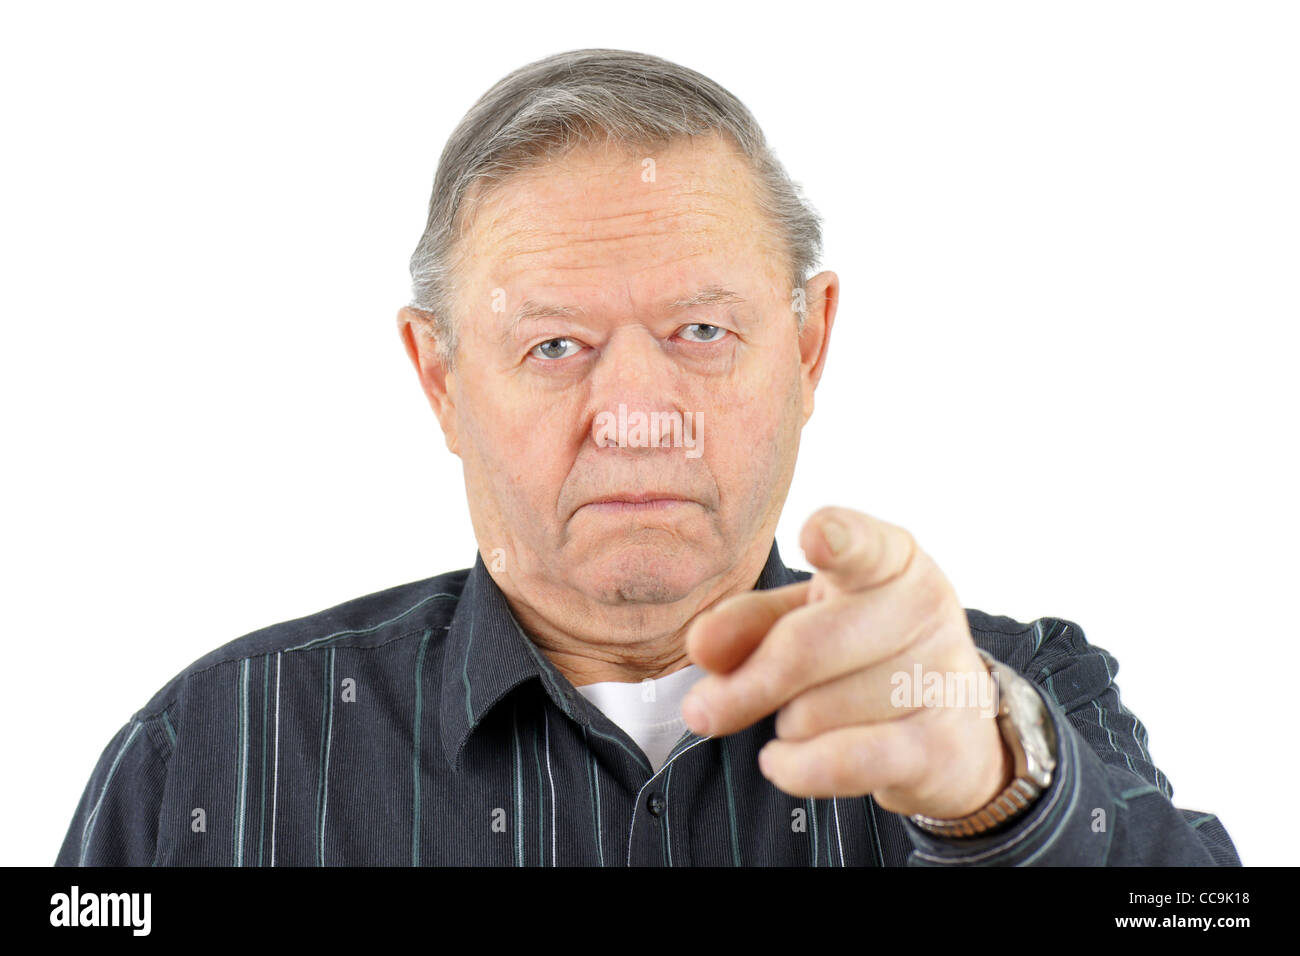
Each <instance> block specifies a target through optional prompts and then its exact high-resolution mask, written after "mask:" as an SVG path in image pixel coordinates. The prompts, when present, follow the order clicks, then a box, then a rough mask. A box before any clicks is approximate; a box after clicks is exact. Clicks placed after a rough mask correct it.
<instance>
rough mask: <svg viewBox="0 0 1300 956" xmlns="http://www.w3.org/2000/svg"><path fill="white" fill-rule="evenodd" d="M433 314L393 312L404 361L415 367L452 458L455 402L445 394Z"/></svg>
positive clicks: (444, 372) (406, 310) (444, 371)
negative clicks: (408, 359) (405, 355)
mask: <svg viewBox="0 0 1300 956" xmlns="http://www.w3.org/2000/svg"><path fill="white" fill-rule="evenodd" d="M433 327H434V325H433V313H431V312H424V311H422V310H420V309H414V308H411V307H410V306H403V307H402V308H400V309H398V310H397V332H398V334H399V335H400V336H401V337H402V344H403V345H404V346H405V347H406V354H407V357H408V358H410V360H411V364H412V365H413V366H415V373H416V375H417V376H419V379H420V388H421V389H422V390H423V391H424V396H425V398H427V399H428V400H429V407H430V408H432V409H433V414H434V415H436V416H437V417H438V424H439V425H441V426H442V435H443V438H444V439H445V440H446V442H447V450H448V451H450V452H451V453H452V454H453V455H456V454H459V452H458V451H457V450H456V399H455V396H454V395H453V394H452V393H451V392H450V391H449V390H448V387H447V381H448V378H449V377H451V373H450V372H449V371H448V369H447V365H446V363H445V362H444V361H443V359H442V356H441V354H440V353H439V350H438V345H437V341H436V340H435V339H434V337H433V335H432V334H431V333H432V330H433Z"/></svg>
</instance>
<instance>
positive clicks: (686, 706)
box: [682, 695, 709, 737]
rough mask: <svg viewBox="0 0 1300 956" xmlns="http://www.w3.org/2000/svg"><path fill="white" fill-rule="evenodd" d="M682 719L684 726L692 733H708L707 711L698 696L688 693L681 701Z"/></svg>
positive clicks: (701, 734)
mask: <svg viewBox="0 0 1300 956" xmlns="http://www.w3.org/2000/svg"><path fill="white" fill-rule="evenodd" d="M682 719H683V720H685V721H686V726H687V727H689V728H690V729H691V732H692V733H696V734H699V735H700V736H701V737H707V736H708V735H709V712H708V710H706V709H705V707H704V704H703V703H702V702H701V701H700V699H699V697H696V696H691V695H688V696H687V698H686V699H685V700H684V701H682Z"/></svg>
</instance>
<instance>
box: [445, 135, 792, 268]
mask: <svg viewBox="0 0 1300 956" xmlns="http://www.w3.org/2000/svg"><path fill="white" fill-rule="evenodd" d="M466 204H467V205H466V210H465V216H466V218H465V227H464V231H465V241H464V243H463V248H462V257H461V260H462V268H463V272H462V276H463V278H464V279H465V280H466V281H468V282H475V283H478V284H482V283H483V282H491V283H493V284H495V285H505V284H509V283H512V282H515V281H525V280H526V279H527V278H528V277H529V276H538V275H542V274H558V273H564V274H565V277H566V279H568V280H572V281H574V282H582V281H584V279H587V280H591V281H600V280H601V279H606V280H607V279H612V278H615V277H617V275H621V274H636V273H642V272H645V271H648V270H655V269H671V268H673V266H674V264H677V263H680V264H686V263H689V262H690V261H691V260H697V262H698V264H699V265H700V266H701V267H703V268H704V269H706V270H710V269H713V268H714V264H715V263H719V262H730V263H733V264H735V263H747V264H751V265H750V267H751V268H752V269H753V270H754V271H766V269H768V268H770V267H772V266H773V265H774V261H773V260H775V259H779V257H780V253H781V243H780V241H779V238H778V237H777V236H776V235H775V234H774V232H773V230H772V229H771V227H770V223H769V222H768V221H767V220H766V218H765V217H764V216H763V215H762V213H761V211H760V208H759V206H758V203H757V200H756V193H755V182H754V178H753V175H752V173H751V172H750V170H749V167H748V164H747V163H746V161H745V159H744V157H743V156H741V155H740V154H739V153H738V152H737V151H736V150H735V149H734V148H733V147H731V146H730V145H729V143H727V142H725V141H724V140H721V139H720V138H708V139H700V138H693V139H684V140H677V141H673V142H672V143H670V144H666V145H661V146H658V147H639V148H638V147H632V148H628V147H624V146H620V145H618V144H607V143H602V144H599V145H590V144H589V145H585V146H580V147H577V148H575V149H572V150H570V151H569V152H567V153H565V154H562V155H559V156H557V157H553V158H549V159H546V160H544V161H542V162H540V163H537V164H536V165H533V166H531V167H529V168H527V169H525V170H523V171H520V172H517V173H514V174H512V175H511V176H510V177H509V178H508V179H506V180H504V181H502V182H498V183H483V184H476V186H475V187H474V188H472V189H471V190H470V191H469V192H468V193H467V195H466Z"/></svg>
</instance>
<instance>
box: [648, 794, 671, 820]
mask: <svg viewBox="0 0 1300 956" xmlns="http://www.w3.org/2000/svg"><path fill="white" fill-rule="evenodd" d="M645 808H646V809H647V810H649V811H650V812H651V814H653V815H654V816H656V817H658V816H662V815H663V812H664V811H665V810H667V809H668V801H667V800H665V799H664V795H663V794H662V793H652V794H650V798H649V799H648V800H646V802H645Z"/></svg>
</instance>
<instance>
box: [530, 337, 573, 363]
mask: <svg viewBox="0 0 1300 956" xmlns="http://www.w3.org/2000/svg"><path fill="white" fill-rule="evenodd" d="M578 348H579V346H578V343H577V342H575V341H573V339H551V340H550V341H547V342H542V343H541V344H540V345H536V346H534V347H533V350H532V354H533V355H536V356H537V357H538V358H540V359H562V358H568V357H569V356H570V355H572V354H573V353H574V352H576V351H577V350H578ZM570 350H572V351H570Z"/></svg>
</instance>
